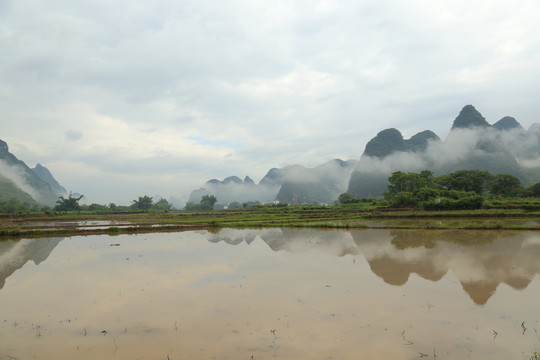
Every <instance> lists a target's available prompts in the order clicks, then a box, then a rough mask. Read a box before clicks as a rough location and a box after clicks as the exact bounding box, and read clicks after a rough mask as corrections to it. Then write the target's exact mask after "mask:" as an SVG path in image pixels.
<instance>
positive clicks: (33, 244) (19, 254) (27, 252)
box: [0, 238, 63, 289]
mask: <svg viewBox="0 0 540 360" xmlns="http://www.w3.org/2000/svg"><path fill="white" fill-rule="evenodd" d="M62 239H63V238H50V239H22V240H19V241H2V242H0V289H2V288H3V287H4V284H5V282H6V279H7V278H8V277H9V276H11V274H13V273H14V272H15V271H17V270H19V269H20V268H22V267H23V266H24V264H26V263H27V262H28V261H30V260H33V261H34V264H36V265H39V264H40V263H41V262H43V261H45V260H46V259H47V258H48V257H49V255H50V254H51V252H52V251H53V249H54V248H55V247H56V245H58V243H59V242H60V241H62Z"/></svg>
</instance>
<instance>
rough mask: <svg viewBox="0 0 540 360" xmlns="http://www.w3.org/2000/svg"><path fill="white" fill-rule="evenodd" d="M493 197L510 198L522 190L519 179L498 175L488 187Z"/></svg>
mask: <svg viewBox="0 0 540 360" xmlns="http://www.w3.org/2000/svg"><path fill="white" fill-rule="evenodd" d="M488 188H489V192H490V194H492V195H502V196H509V195H511V194H512V193H515V192H517V191H518V190H519V189H520V188H521V183H520V181H519V179H518V178H517V177H515V176H513V175H508V174H497V175H495V176H494V177H493V179H492V180H491V182H490V183H489V185H488Z"/></svg>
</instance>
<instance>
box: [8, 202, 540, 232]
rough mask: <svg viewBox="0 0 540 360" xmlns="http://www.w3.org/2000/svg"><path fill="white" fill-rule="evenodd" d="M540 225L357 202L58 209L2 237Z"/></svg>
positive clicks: (493, 212)
mask: <svg viewBox="0 0 540 360" xmlns="http://www.w3.org/2000/svg"><path fill="white" fill-rule="evenodd" d="M224 227H229V228H262V227H303V228H306V227H307V228H320V229H324V228H327V229H352V228H357V229H361V228H387V229H486V230H502V229H512V230H540V212H538V211H532V210H526V209H488V210H485V209H483V210H466V211H437V212H434V211H421V210H407V209H387V208H368V207H365V206H360V205H336V206H283V207H272V206H262V207H258V208H250V209H241V210H219V211H216V210H215V211H199V212H188V211H171V212H160V211H151V212H147V213H116V214H115V213H107V214H104V213H103V214H98V213H90V212H89V213H69V212H68V213H56V214H38V215H16V216H15V215H14V216H3V217H1V218H0V238H13V237H51V236H71V235H85V234H111V235H114V234H120V233H149V232H165V231H167V232H174V231H185V230H197V229H201V230H202V229H206V230H209V231H214V230H217V229H220V228H224Z"/></svg>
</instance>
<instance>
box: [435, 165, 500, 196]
mask: <svg viewBox="0 0 540 360" xmlns="http://www.w3.org/2000/svg"><path fill="white" fill-rule="evenodd" d="M492 178H493V175H491V174H490V173H489V172H487V171H483V170H458V171H456V172H453V173H451V174H446V175H441V176H438V177H437V183H438V184H439V185H440V186H441V188H442V189H443V190H458V191H474V192H475V193H477V194H479V195H484V194H485V193H487V190H488V185H489V183H490V182H491V179H492Z"/></svg>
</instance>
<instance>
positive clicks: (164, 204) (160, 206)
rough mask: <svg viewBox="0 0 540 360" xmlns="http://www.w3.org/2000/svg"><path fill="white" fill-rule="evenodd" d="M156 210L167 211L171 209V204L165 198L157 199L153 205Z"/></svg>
mask: <svg viewBox="0 0 540 360" xmlns="http://www.w3.org/2000/svg"><path fill="white" fill-rule="evenodd" d="M153 207H154V208H155V209H157V210H165V211H169V210H171V209H172V204H171V203H170V202H168V201H167V200H165V199H159V201H158V202H156V203H155V204H154V206H153Z"/></svg>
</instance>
